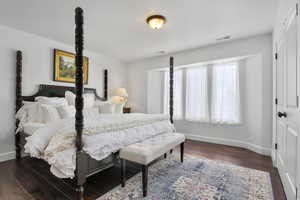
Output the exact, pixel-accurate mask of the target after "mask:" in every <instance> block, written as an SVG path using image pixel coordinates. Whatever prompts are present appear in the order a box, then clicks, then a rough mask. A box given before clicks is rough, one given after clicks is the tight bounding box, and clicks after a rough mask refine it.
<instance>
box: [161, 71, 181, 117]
mask: <svg viewBox="0 0 300 200" xmlns="http://www.w3.org/2000/svg"><path fill="white" fill-rule="evenodd" d="M164 77H165V78H164V113H165V114H169V108H170V107H169V104H170V103H169V96H170V93H169V91H170V90H169V89H170V82H169V81H170V75H169V71H165V72H164ZM182 82H183V72H182V70H175V71H174V89H173V101H174V107H173V108H174V109H173V116H174V119H182V117H183V109H182V104H183V102H182V96H183V93H182V91H183V90H182V89H183V87H182Z"/></svg>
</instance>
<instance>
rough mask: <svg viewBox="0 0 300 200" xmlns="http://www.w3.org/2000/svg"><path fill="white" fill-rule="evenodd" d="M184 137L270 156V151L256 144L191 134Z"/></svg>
mask: <svg viewBox="0 0 300 200" xmlns="http://www.w3.org/2000/svg"><path fill="white" fill-rule="evenodd" d="M185 136H186V138H187V139H190V140H196V141H202V142H209V143H215V144H223V145H228V146H234V147H242V148H245V149H248V150H251V151H254V152H256V153H259V154H262V155H267V156H270V155H271V149H268V148H265V147H261V146H258V145H256V144H251V143H247V142H243V141H239V140H231V139H223V138H216V137H204V136H200V135H192V134H185Z"/></svg>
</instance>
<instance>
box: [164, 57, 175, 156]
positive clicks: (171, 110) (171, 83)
mask: <svg viewBox="0 0 300 200" xmlns="http://www.w3.org/2000/svg"><path fill="white" fill-rule="evenodd" d="M173 88H174V58H173V56H171V57H170V99H169V106H170V107H169V109H170V110H169V112H170V122H171V123H172V124H173V123H174V121H173V109H174V108H173V107H174V101H173ZM170 153H173V149H171V150H170ZM166 157H167V155H166V154H165V158H166Z"/></svg>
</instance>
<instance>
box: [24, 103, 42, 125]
mask: <svg viewBox="0 0 300 200" xmlns="http://www.w3.org/2000/svg"><path fill="white" fill-rule="evenodd" d="M23 103H24V106H26V112H27V113H26V115H27V122H43V120H42V115H41V113H40V112H39V103H37V102H29V101H24V102H23Z"/></svg>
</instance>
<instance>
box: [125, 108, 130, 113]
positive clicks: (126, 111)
mask: <svg viewBox="0 0 300 200" xmlns="http://www.w3.org/2000/svg"><path fill="white" fill-rule="evenodd" d="M123 113H131V108H129V107H127V108H125V107H124V108H123Z"/></svg>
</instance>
